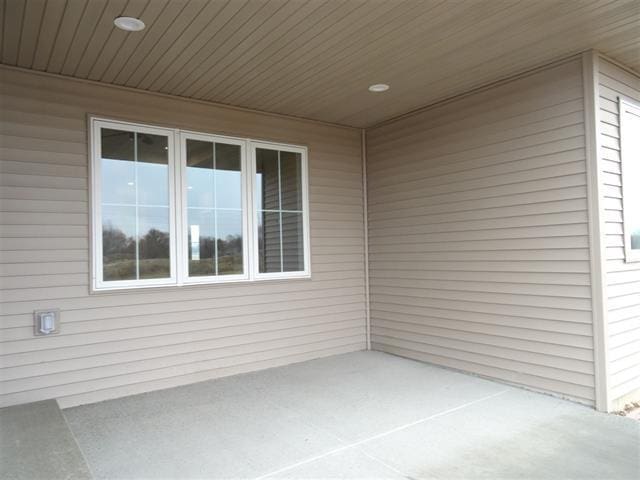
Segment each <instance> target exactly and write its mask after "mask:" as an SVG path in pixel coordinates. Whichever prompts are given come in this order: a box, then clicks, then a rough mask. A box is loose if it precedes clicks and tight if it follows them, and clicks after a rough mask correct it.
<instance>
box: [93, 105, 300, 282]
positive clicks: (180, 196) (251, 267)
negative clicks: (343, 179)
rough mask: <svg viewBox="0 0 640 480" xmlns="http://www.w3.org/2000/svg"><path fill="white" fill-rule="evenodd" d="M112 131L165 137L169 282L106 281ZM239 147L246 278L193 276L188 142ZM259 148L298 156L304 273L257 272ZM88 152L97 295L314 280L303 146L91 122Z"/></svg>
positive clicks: (100, 120)
mask: <svg viewBox="0 0 640 480" xmlns="http://www.w3.org/2000/svg"><path fill="white" fill-rule="evenodd" d="M102 128H110V129H115V130H123V131H127V132H139V133H149V134H153V135H162V136H166V137H167V147H168V165H169V167H168V168H169V215H170V222H169V235H170V237H171V244H170V277H169V278H161V279H143V280H116V281H104V280H103V263H102V262H103V258H102V190H101V189H102V185H101V178H102V172H101V158H102V155H101V150H102V142H101V133H100V129H102ZM187 139H195V140H203V141H208V142H218V143H228V144H232V145H239V146H240V151H241V168H242V174H241V178H242V182H241V184H242V189H243V192H242V195H241V198H242V217H243V218H242V228H243V245H242V253H243V272H244V273H243V274H238V275H216V276H206V277H205V276H202V277H200V276H194V277H190V276H189V268H188V267H189V252H188V248H189V245H188V232H187V229H186V227H187V218H188V216H187V190H188V189H187V184H186V181H187V178H186V162H187V158H186V140H187ZM257 148H266V149H270V150H279V151H286V152H293V153H298V154H300V158H301V176H302V178H301V180H302V209H303V213H302V219H303V228H302V229H303V248H304V252H303V258H304V270H302V271H296V272H275V273H260V272H259V256H258V222H257V209H256V199H255V198H254V195H255V190H254V189H255V178H256V158H255V152H256V149H257ZM89 152H90V155H91V158H90V170H91V192H90V193H91V209H90V212H91V218H90V223H91V268H90V275H91V291H92V292H96V293H101V292H109V291H113V290H116V291H117V290H137V289H141V288H151V287H171V286H173V287H179V286H183V285H184V286H186V285H212V284H227V283H232V282H244V283H246V282H253V281H264V280H287V279H296V278H310V277H311V242H310V233H309V231H310V226H309V174H308V172H309V167H308V151H307V148H306V147H304V146H299V145H291V144H286V143H278V142H267V141H257V140H251V139H248V138H238V137H231V136H226V135H217V134H210V133H202V132H194V131H189V130H180V129H176V128H169V127H157V126H153V125H147V124H142V123H137V122H128V121H123V120H112V119H108V118H103V117H96V116H90V117H89Z"/></svg>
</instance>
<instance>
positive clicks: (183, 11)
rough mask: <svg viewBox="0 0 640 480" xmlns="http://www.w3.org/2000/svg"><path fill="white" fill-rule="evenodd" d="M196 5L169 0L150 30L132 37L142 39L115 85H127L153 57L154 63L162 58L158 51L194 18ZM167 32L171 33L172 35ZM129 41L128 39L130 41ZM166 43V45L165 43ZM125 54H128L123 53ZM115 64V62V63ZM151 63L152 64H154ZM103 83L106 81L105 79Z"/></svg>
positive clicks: (118, 74) (109, 75)
mask: <svg viewBox="0 0 640 480" xmlns="http://www.w3.org/2000/svg"><path fill="white" fill-rule="evenodd" d="M193 8H194V4H193V3H192V2H191V0H169V2H168V3H167V5H166V7H165V9H164V10H163V11H162V13H161V14H160V15H159V16H158V17H157V19H156V21H155V22H153V23H152V24H151V25H150V26H149V27H148V28H145V29H144V31H143V32H142V33H143V36H140V35H136V36H134V35H132V36H131V37H130V38H132V39H133V38H140V39H141V40H140V43H139V44H137V45H135V49H133V50H132V52H131V55H130V56H129V57H128V58H127V61H126V62H125V63H124V64H122V65H121V67H122V68H121V69H120V70H119V71H118V72H117V73H116V74H115V77H114V79H113V80H112V82H113V83H116V84H119V85H125V84H127V82H128V80H129V79H130V78H131V77H132V76H133V75H134V74H135V73H136V70H137V69H139V68H140V66H141V65H142V64H143V63H144V62H145V60H147V59H148V58H149V57H150V56H151V55H153V57H154V58H153V60H152V63H155V60H157V59H158V58H160V57H161V56H162V50H160V51H157V50H158V48H161V47H162V46H163V45H164V46H165V47H166V46H167V45H170V44H171V43H170V40H169V43H167V40H166V39H167V37H170V38H175V36H176V35H179V34H180V32H181V31H182V28H184V26H185V25H186V24H187V23H188V22H189V20H191V19H192V18H193V15H194V11H193ZM167 32H171V33H170V34H169V33H167ZM128 40H129V39H127V41H128ZM163 42H164V43H163ZM122 53H123V54H124V53H126V52H124V51H123V52H122ZM114 63H115V62H114ZM152 63H150V64H152ZM110 71H111V68H110V69H109V70H108V71H107V73H106V74H105V77H111V76H112V75H113V72H110ZM102 81H105V79H104V78H103V79H102Z"/></svg>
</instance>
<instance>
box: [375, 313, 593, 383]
mask: <svg viewBox="0 0 640 480" xmlns="http://www.w3.org/2000/svg"><path fill="white" fill-rule="evenodd" d="M439 333H444V334H446V332H442V331H439V330H438V329H431V328H430V329H429V333H428V334H422V333H420V332H419V331H416V330H415V329H410V330H405V329H403V328H402V326H398V325H390V328H384V327H383V326H380V327H376V328H374V329H373V331H372V335H374V337H375V338H376V341H378V342H384V341H385V340H386V339H389V338H392V339H395V340H404V341H409V342H412V343H420V344H424V345H425V350H427V351H430V352H433V353H435V354H439V355H443V354H444V355H450V356H451V357H452V358H458V359H461V360H462V359H464V360H468V361H471V362H474V363H485V364H489V365H495V366H498V367H500V368H505V369H508V370H514V371H521V370H522V366H521V364H522V363H526V364H527V366H526V367H525V368H527V370H528V371H530V372H531V373H533V374H534V375H535V374H538V375H540V376H547V377H549V378H553V379H555V380H562V381H567V380H568V381H571V380H572V379H574V380H575V379H578V378H579V379H580V380H579V381H581V383H583V384H586V385H587V386H593V384H592V382H593V364H592V363H591V362H589V361H587V362H580V361H577V360H570V359H567V358H563V357H560V358H554V357H553V356H551V354H549V353H548V352H543V353H531V352H528V351H523V350H518V349H513V347H508V346H504V345H500V344H498V345H497V346H492V345H485V344H482V343H478V342H477V341H476V340H477V339H476V338H475V337H473V336H471V335H465V334H460V333H457V332H456V335H457V336H456V337H455V340H454V339H451V338H450V337H446V336H445V337H442V336H439V335H438V334H439ZM467 354H470V355H469V356H467ZM484 356H486V357H489V358H486V359H483V358H482V357H484ZM574 374H576V377H573V375H574Z"/></svg>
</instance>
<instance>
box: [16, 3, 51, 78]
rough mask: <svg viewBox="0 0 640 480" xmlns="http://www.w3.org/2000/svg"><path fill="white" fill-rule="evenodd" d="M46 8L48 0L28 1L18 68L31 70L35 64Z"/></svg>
mask: <svg viewBox="0 0 640 480" xmlns="http://www.w3.org/2000/svg"><path fill="white" fill-rule="evenodd" d="M45 7H46V0H27V3H26V6H25V11H24V21H23V26H22V35H21V39H20V51H19V52H18V66H20V67H25V68H30V67H31V64H32V63H33V56H34V53H35V50H36V45H37V44H38V37H39V35H40V29H41V26H42V21H43V18H44V10H45Z"/></svg>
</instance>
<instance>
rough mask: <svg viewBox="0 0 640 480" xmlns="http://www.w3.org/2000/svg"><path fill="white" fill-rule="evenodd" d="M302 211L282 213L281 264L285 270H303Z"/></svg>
mask: <svg viewBox="0 0 640 480" xmlns="http://www.w3.org/2000/svg"><path fill="white" fill-rule="evenodd" d="M302 239H303V235H302V213H289V212H283V213H282V264H283V271H285V272H299V271H301V270H304V244H303V240H302Z"/></svg>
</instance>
